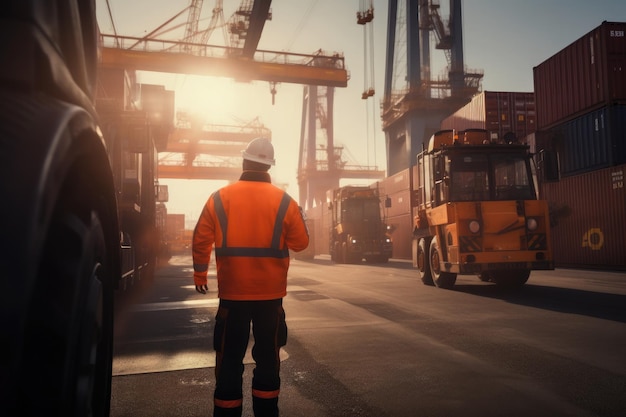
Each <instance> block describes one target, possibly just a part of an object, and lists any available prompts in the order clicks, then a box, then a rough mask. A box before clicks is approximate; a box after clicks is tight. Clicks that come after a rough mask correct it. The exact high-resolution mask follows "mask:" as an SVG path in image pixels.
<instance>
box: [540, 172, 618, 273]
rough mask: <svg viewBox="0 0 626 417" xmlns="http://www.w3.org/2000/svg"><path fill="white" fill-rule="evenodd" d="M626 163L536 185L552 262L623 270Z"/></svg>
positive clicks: (566, 265) (563, 265)
mask: <svg viewBox="0 0 626 417" xmlns="http://www.w3.org/2000/svg"><path fill="white" fill-rule="evenodd" d="M625 173H626V165H620V166H616V167H612V168H606V169H601V170H596V171H593V172H589V173H585V174H581V175H575V176H571V177H567V178H563V179H561V180H560V181H559V182H555V183H546V184H543V186H542V192H543V197H544V198H545V199H546V200H547V201H548V203H549V205H550V209H551V213H553V214H554V215H555V219H556V224H555V225H554V226H553V227H552V240H553V248H554V251H553V252H554V260H555V265H556V266H557V267H570V268H593V269H609V270H626V188H625V186H624V174H625Z"/></svg>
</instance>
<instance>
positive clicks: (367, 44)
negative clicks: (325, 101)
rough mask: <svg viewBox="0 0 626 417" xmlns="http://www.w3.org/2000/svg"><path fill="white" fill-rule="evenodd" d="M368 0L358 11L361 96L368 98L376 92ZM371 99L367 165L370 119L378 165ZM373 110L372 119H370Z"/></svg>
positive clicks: (371, 9) (370, 3)
mask: <svg viewBox="0 0 626 417" xmlns="http://www.w3.org/2000/svg"><path fill="white" fill-rule="evenodd" d="M365 3H366V0H360V2H359V11H358V12H357V23H358V24H359V25H363V70H364V75H363V93H362V94H361V98H362V99H364V100H367V99H368V98H369V97H372V96H374V94H375V78H374V72H375V71H374V68H375V59H374V26H373V24H372V21H373V20H374V5H373V0H369V1H368V4H367V7H366V4H365ZM369 102H370V100H367V101H366V102H365V119H366V123H365V126H366V145H367V146H366V147H367V149H366V151H367V165H368V166H369V165H370V161H369V158H370V153H371V152H370V121H371V132H372V134H373V136H374V137H373V139H372V140H373V142H374V166H376V164H377V161H376V106H375V103H373V102H372V104H371V105H370V104H369ZM370 110H371V119H370Z"/></svg>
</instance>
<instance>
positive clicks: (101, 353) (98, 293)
mask: <svg viewBox="0 0 626 417" xmlns="http://www.w3.org/2000/svg"><path fill="white" fill-rule="evenodd" d="M106 256H107V255H106V249H105V243H104V234H103V229H102V225H101V224H100V220H99V218H98V215H97V214H96V213H95V212H92V213H91V216H90V218H88V219H84V218H81V217H80V216H79V215H77V213H73V212H71V211H70V212H67V211H58V212H57V213H55V215H54V218H53V221H52V225H51V227H50V230H49V232H48V234H47V238H46V241H45V244H44V251H43V255H42V260H41V266H40V271H41V273H40V278H39V279H38V281H37V288H36V290H35V293H34V295H33V303H36V304H37V305H38V308H37V309H35V310H33V313H34V314H31V315H30V316H29V318H28V325H27V334H26V338H25V344H24V349H23V352H24V356H25V357H26V358H28V359H27V360H26V361H25V367H24V368H25V369H23V377H24V378H25V379H27V380H26V381H23V382H22V383H21V384H20V385H21V386H23V387H28V390H29V391H30V393H22V395H25V396H30V395H32V393H36V394H35V397H36V400H35V398H31V400H30V403H29V405H28V407H32V410H30V409H29V412H30V411H33V413H31V415H37V414H39V412H41V413H44V414H49V415H76V416H78V415H80V416H83V415H93V416H108V414H109V400H110V392H111V361H112V357H113V344H112V340H113V337H112V336H113V311H112V306H113V287H112V283H111V280H110V277H108V276H107V274H108V271H107V270H106V266H105V259H106ZM34 375H36V377H35V378H33V376H34Z"/></svg>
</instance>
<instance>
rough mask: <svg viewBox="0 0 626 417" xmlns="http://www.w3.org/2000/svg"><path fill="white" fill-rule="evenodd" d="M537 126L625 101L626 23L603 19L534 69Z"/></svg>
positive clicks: (552, 123) (557, 122) (550, 123)
mask: <svg viewBox="0 0 626 417" xmlns="http://www.w3.org/2000/svg"><path fill="white" fill-rule="evenodd" d="M533 79H534V89H535V101H536V105H537V106H536V107H537V129H547V128H550V127H553V126H555V125H558V124H561V123H563V122H565V121H567V120H569V119H572V118H575V117H577V116H579V115H581V114H583V113H588V112H590V111H592V110H594V109H597V108H601V107H607V106H610V105H614V104H619V103H622V104H624V103H626V23H616V22H603V23H602V24H601V25H600V26H599V27H597V28H595V29H594V30H592V31H591V32H589V33H587V34H586V35H584V36H583V37H581V38H580V39H578V40H576V41H575V42H573V43H572V44H570V45H568V46H567V47H565V48H564V49H562V50H561V51H559V52H558V53H556V54H555V55H553V56H552V57H550V58H548V59H547V60H545V61H544V62H542V63H541V64H539V65H538V66H536V67H535V68H533Z"/></svg>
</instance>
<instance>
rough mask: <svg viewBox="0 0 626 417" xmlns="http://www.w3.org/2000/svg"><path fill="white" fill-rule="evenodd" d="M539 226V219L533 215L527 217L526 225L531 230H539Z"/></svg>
mask: <svg viewBox="0 0 626 417" xmlns="http://www.w3.org/2000/svg"><path fill="white" fill-rule="evenodd" d="M537 226H538V224H537V219H535V218H533V217H529V218H527V219H526V227H527V228H528V230H530V231H531V232H533V231H535V230H537Z"/></svg>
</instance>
